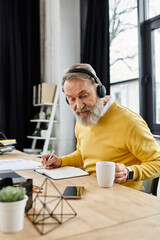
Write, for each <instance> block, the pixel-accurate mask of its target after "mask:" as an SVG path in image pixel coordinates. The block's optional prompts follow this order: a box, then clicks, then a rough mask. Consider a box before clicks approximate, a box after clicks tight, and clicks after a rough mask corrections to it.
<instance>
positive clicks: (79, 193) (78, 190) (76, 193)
mask: <svg viewBox="0 0 160 240" xmlns="http://www.w3.org/2000/svg"><path fill="white" fill-rule="evenodd" d="M83 193H84V187H82V186H68V187H66V189H65V190H64V192H63V194H62V195H63V197H64V198H83Z"/></svg>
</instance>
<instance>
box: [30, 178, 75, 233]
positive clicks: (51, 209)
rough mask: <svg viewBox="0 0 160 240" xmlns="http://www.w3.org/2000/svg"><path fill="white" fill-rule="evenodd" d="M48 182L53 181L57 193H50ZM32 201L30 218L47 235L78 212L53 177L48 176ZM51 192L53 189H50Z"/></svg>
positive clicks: (40, 231)
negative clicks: (56, 184) (52, 179)
mask: <svg viewBox="0 0 160 240" xmlns="http://www.w3.org/2000/svg"><path fill="white" fill-rule="evenodd" d="M48 182H49V183H51V185H52V187H53V189H52V191H53V192H56V193H55V195H50V194H48V188H49V186H48ZM40 189H41V190H42V189H44V194H43V193H42V191H39V192H38V193H37V195H36V197H35V198H34V200H33V201H32V208H31V209H30V210H29V211H28V212H27V213H26V215H27V217H28V219H29V220H30V221H31V222H32V224H33V225H34V226H35V227H36V229H37V230H38V232H39V233H40V234H41V235H45V234H47V233H49V232H51V231H52V230H54V229H55V228H57V227H58V226H60V225H61V224H63V223H65V222H67V221H69V220H71V219H72V218H74V217H75V216H76V215H77V213H76V212H75V210H74V209H73V208H72V206H71V205H70V204H69V202H68V201H67V200H66V199H65V198H64V197H63V195H62V194H61V192H60V191H59V190H58V188H57V187H56V186H55V185H54V183H53V182H52V181H51V179H49V178H46V179H45V180H44V182H43V183H42V186H41V187H40ZM50 192H51V191H50Z"/></svg>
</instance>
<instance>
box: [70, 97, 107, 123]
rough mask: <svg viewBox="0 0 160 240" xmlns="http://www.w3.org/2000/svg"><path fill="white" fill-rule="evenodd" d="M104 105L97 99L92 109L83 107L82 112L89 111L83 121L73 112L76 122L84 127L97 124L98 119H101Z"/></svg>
mask: <svg viewBox="0 0 160 240" xmlns="http://www.w3.org/2000/svg"><path fill="white" fill-rule="evenodd" d="M103 108H104V105H103V102H102V101H101V100H100V99H98V101H97V104H96V106H95V107H94V108H90V107H84V108H83V109H82V110H84V111H85V110H86V111H87V110H89V111H90V114H89V116H88V117H87V118H85V119H83V118H81V117H80V116H79V114H78V112H73V114H74V116H75V118H76V120H77V121H78V122H79V123H80V124H81V125H85V126H88V127H89V126H90V127H91V126H93V125H95V124H97V122H98V121H99V119H100V118H101V113H102V111H103Z"/></svg>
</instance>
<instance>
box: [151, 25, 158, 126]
mask: <svg viewBox="0 0 160 240" xmlns="http://www.w3.org/2000/svg"><path fill="white" fill-rule="evenodd" d="M152 56H153V60H152V80H153V121H154V123H156V124H160V28H158V29H155V30H153V31H152Z"/></svg>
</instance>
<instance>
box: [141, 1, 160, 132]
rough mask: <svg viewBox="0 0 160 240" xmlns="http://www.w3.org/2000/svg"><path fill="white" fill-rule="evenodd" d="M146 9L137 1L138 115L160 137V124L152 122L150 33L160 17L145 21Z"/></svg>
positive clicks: (143, 4) (158, 24)
mask: <svg viewBox="0 0 160 240" xmlns="http://www.w3.org/2000/svg"><path fill="white" fill-rule="evenodd" d="M147 7H148V6H147V3H146V1H141V0H138V16H139V23H138V25H139V69H140V71H139V88H140V115H141V116H142V117H143V118H144V119H145V121H146V122H147V124H148V126H149V128H150V130H151V132H152V133H153V134H155V135H160V124H156V123H154V121H153V119H154V117H153V81H152V73H153V71H152V46H151V32H152V30H154V29H156V28H157V26H159V27H160V15H158V16H156V17H153V18H151V19H147ZM146 19H147V20H146Z"/></svg>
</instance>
